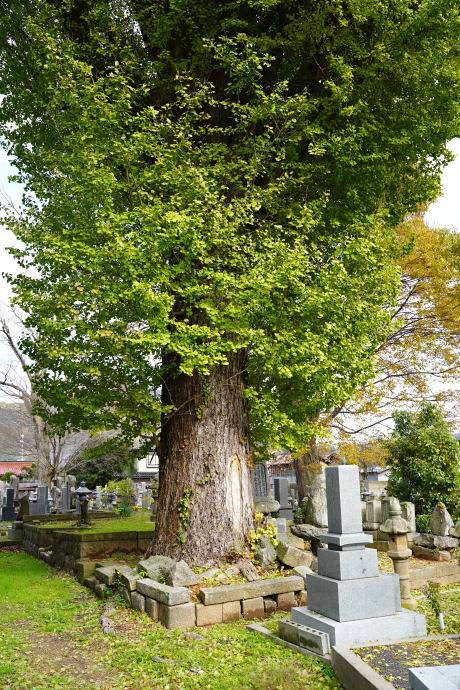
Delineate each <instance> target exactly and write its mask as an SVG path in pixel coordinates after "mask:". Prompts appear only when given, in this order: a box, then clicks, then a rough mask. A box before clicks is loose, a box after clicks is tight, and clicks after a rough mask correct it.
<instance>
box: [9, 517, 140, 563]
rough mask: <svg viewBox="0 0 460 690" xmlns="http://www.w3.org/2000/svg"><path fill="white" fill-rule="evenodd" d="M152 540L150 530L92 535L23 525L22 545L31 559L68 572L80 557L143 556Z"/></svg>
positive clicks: (27, 524) (69, 530) (70, 529)
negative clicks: (36, 559) (139, 554)
mask: <svg viewBox="0 0 460 690" xmlns="http://www.w3.org/2000/svg"><path fill="white" fill-rule="evenodd" d="M152 537H153V531H142V532H107V533H93V532H77V531H73V530H72V528H69V529H62V528H61V529H60V528H59V527H57V528H55V529H54V528H48V527H40V525H33V524H30V523H25V524H24V536H23V541H22V546H23V548H24V551H26V552H27V553H28V554H30V555H31V556H34V557H35V558H41V559H42V560H44V561H45V562H46V563H49V564H50V565H52V566H54V567H55V568H65V569H66V570H68V571H69V572H72V571H73V570H74V567H75V562H76V561H77V560H79V559H81V558H106V557H107V556H112V555H113V554H117V553H118V554H119V553H124V554H125V553H145V551H146V550H147V547H148V546H149V544H150V542H151V541H152Z"/></svg>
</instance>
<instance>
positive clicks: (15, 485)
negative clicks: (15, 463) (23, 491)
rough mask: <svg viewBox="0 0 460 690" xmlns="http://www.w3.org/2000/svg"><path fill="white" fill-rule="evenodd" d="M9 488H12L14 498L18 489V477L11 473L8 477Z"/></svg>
mask: <svg viewBox="0 0 460 690" xmlns="http://www.w3.org/2000/svg"><path fill="white" fill-rule="evenodd" d="M10 489H13V490H14V500H16V499H17V497H18V491H19V477H17V476H16V475H15V474H12V475H11V477H10Z"/></svg>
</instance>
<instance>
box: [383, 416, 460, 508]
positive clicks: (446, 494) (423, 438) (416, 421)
mask: <svg viewBox="0 0 460 690" xmlns="http://www.w3.org/2000/svg"><path fill="white" fill-rule="evenodd" d="M393 418H394V424H395V428H394V431H393V433H392V434H391V438H390V439H389V440H388V441H387V442H386V444H385V445H386V448H387V450H388V466H389V468H390V479H389V482H388V489H387V490H388V492H389V494H390V495H392V496H396V498H398V499H399V500H401V501H412V502H413V503H414V504H415V511H416V513H418V514H427V513H430V512H431V511H432V510H433V508H434V507H435V505H436V503H438V501H442V502H443V503H444V504H445V505H446V507H447V509H448V510H449V512H450V513H451V514H452V515H453V517H454V518H455V519H456V518H457V517H459V508H460V472H459V461H460V448H459V444H458V441H457V440H456V439H455V438H454V437H453V436H452V434H451V433H450V431H449V428H448V426H447V424H446V422H445V421H444V419H443V416H442V411H441V410H440V408H439V407H437V406H436V405H434V404H433V403H424V404H423V405H422V406H421V408H420V411H419V412H418V414H413V413H410V412H396V413H395V414H394V415H393Z"/></svg>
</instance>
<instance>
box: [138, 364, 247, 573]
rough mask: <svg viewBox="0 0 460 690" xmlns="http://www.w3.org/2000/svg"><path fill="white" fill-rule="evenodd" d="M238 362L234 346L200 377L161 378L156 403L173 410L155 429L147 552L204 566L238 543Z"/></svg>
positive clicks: (243, 430)
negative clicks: (155, 495) (155, 486)
mask: <svg viewBox="0 0 460 690" xmlns="http://www.w3.org/2000/svg"><path fill="white" fill-rule="evenodd" d="M245 363H246V353H245V352H244V351H241V352H240V353H238V354H237V355H232V356H231V357H230V356H229V363H228V366H218V367H216V368H215V369H214V370H213V372H212V373H211V374H210V376H208V377H206V378H205V379H204V380H203V379H202V378H201V377H200V376H199V375H198V374H197V373H195V374H194V375H193V376H185V375H182V374H181V375H179V376H176V377H175V378H171V379H170V380H168V381H167V382H165V384H164V396H163V397H164V400H163V401H164V402H167V400H168V399H169V402H170V403H172V404H173V405H174V407H175V409H176V412H175V413H174V415H173V416H172V417H171V418H170V419H169V420H168V422H167V423H166V425H165V427H164V429H163V432H162V434H161V480H160V494H159V504H158V515H157V522H156V525H155V535H154V538H153V541H152V544H151V545H150V548H149V550H148V551H147V555H151V554H161V555H164V556H170V557H172V558H176V559H179V558H184V559H185V560H186V561H187V562H188V563H194V564H197V565H204V564H208V563H212V562H215V561H218V560H219V559H221V558H222V556H224V555H225V554H226V553H228V552H229V551H230V550H231V549H239V548H241V546H242V545H243V544H244V542H245V540H246V537H247V535H248V533H249V530H250V529H251V527H252V485H251V477H250V470H249V466H248V455H249V443H248V432H249V428H248V413H247V405H246V402H245V400H244V399H243V397H242V392H243V390H244V373H243V372H244V369H245Z"/></svg>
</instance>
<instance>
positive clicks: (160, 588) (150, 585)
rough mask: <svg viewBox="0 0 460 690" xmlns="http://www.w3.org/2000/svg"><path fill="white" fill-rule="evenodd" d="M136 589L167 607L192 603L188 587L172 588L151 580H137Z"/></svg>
mask: <svg viewBox="0 0 460 690" xmlns="http://www.w3.org/2000/svg"><path fill="white" fill-rule="evenodd" d="M136 589H137V591H138V592H140V593H141V594H145V596H147V597H150V598H151V599H156V601H159V602H161V603H162V604H166V605H167V606H178V605H179V604H186V603H188V602H189V601H190V590H189V589H187V588H186V587H170V586H169V585H164V584H162V583H161V582H156V581H155V580H151V579H150V578H144V579H142V580H137V583H136Z"/></svg>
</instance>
